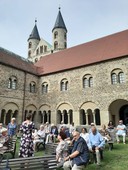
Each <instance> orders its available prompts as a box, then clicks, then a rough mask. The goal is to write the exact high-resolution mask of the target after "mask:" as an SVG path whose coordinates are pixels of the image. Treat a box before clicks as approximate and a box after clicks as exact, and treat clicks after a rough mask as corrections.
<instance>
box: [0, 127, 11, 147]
mask: <svg viewBox="0 0 128 170" xmlns="http://www.w3.org/2000/svg"><path fill="white" fill-rule="evenodd" d="M8 140H9V137H8V131H7V129H6V128H3V129H2V130H1V136H0V143H1V144H3V145H6V143H7V142H8Z"/></svg>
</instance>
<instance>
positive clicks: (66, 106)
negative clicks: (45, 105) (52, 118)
mask: <svg viewBox="0 0 128 170" xmlns="http://www.w3.org/2000/svg"><path fill="white" fill-rule="evenodd" d="M56 110H57V123H58V124H59V123H60V122H61V121H63V122H64V123H65V124H70V123H71V122H73V107H72V105H71V104H70V103H66V102H64V103H60V104H59V105H58V106H57V109H56Z"/></svg>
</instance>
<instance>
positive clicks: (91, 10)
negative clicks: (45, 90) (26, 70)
mask: <svg viewBox="0 0 128 170" xmlns="http://www.w3.org/2000/svg"><path fill="white" fill-rule="evenodd" d="M59 6H60V7H61V14H62V16H63V19H64V22H65V25H66V28H67V30H68V34H67V46H68V48H70V47H73V46H76V45H80V44H83V43H86V42H89V41H92V40H95V39H98V38H101V37H104V36H107V35H110V34H113V33H116V32H120V31H123V30H126V29H128V0H0V47H2V48H5V49H7V50H9V51H11V52H13V53H16V54H18V55H20V56H22V57H24V58H27V47H28V42H27V40H28V37H29V35H30V34H31V32H32V29H33V27H34V25H35V19H37V28H38V31H39V35H40V37H41V38H43V39H45V40H46V41H47V42H49V43H50V44H52V29H53V27H54V24H55V21H56V18H57V14H58V11H59V10H58V8H59Z"/></svg>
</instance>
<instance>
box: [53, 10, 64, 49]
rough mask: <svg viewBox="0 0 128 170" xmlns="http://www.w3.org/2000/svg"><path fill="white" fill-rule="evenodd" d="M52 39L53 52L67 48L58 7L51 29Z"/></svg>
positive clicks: (62, 21)
mask: <svg viewBox="0 0 128 170" xmlns="http://www.w3.org/2000/svg"><path fill="white" fill-rule="evenodd" d="M52 37H53V51H54V52H56V51H60V50H64V49H66V48H67V28H66V26H65V23H64V20H63V17H62V15H61V12H60V7H59V12H58V15H57V19H56V22H55V25H54V28H53V29H52Z"/></svg>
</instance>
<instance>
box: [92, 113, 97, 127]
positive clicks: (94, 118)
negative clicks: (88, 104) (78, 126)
mask: <svg viewBox="0 0 128 170" xmlns="http://www.w3.org/2000/svg"><path fill="white" fill-rule="evenodd" d="M92 114H93V121H94V124H95V125H96V119H95V111H93V112H92Z"/></svg>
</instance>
